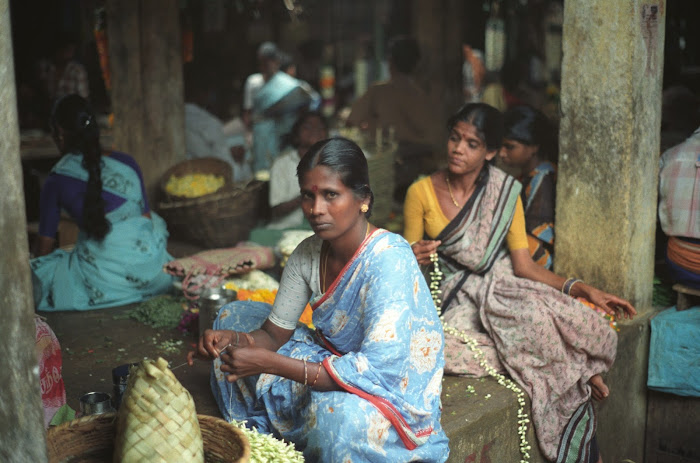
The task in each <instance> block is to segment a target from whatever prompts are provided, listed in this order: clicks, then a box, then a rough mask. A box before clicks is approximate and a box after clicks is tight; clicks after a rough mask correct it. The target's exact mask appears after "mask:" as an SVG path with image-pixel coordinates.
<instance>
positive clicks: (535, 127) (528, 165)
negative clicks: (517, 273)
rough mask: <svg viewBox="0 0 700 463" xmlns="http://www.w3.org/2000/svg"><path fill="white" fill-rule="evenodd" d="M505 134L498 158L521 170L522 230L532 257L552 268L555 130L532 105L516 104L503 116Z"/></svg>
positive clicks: (555, 155)
mask: <svg viewBox="0 0 700 463" xmlns="http://www.w3.org/2000/svg"><path fill="white" fill-rule="evenodd" d="M503 119H504V128H505V133H504V136H503V146H501V150H500V151H499V155H500V158H501V160H502V161H503V162H504V163H505V164H506V165H508V166H511V167H515V168H517V169H518V170H519V171H520V176H519V177H518V180H519V181H520V183H522V185H523V189H522V191H521V193H520V196H521V199H522V201H523V206H524V208H525V231H527V242H528V249H529V250H530V255H531V256H532V260H534V261H535V262H536V263H537V264H539V265H541V266H543V267H544V268H546V269H549V270H551V269H552V263H553V257H554V205H555V198H556V189H557V168H556V165H555V162H556V159H557V154H558V151H559V150H558V146H557V131H556V129H555V128H554V127H553V126H552V125H551V124H550V123H549V121H548V120H547V118H546V116H545V115H544V114H542V113H541V112H539V111H537V110H536V109H534V108H533V107H531V106H516V107H515V108H512V109H509V110H508V111H506V113H505V114H504V116H503Z"/></svg>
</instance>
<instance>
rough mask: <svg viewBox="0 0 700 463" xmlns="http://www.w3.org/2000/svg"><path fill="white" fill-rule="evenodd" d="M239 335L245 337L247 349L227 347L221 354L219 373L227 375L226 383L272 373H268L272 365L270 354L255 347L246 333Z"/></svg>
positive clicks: (252, 340)
mask: <svg viewBox="0 0 700 463" xmlns="http://www.w3.org/2000/svg"><path fill="white" fill-rule="evenodd" d="M241 334H243V335H244V336H245V337H246V343H247V347H229V348H228V349H226V350H225V351H224V352H223V353H222V354H221V371H223V372H224V373H229V374H228V375H227V376H226V381H228V382H229V383H233V382H235V381H237V380H239V379H241V378H245V377H246V376H252V375H258V374H260V373H272V371H268V370H269V369H270V368H269V367H270V366H271V364H272V363H274V362H271V361H270V358H269V355H270V354H271V352H270V351H269V350H267V349H263V348H261V347H255V340H254V339H253V337H252V336H250V335H249V334H248V333H241Z"/></svg>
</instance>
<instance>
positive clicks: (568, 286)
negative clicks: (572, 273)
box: [561, 278, 582, 296]
mask: <svg viewBox="0 0 700 463" xmlns="http://www.w3.org/2000/svg"><path fill="white" fill-rule="evenodd" d="M576 283H582V281H581V280H579V279H578V278H569V279H568V280H566V281H565V282H564V285H563V286H562V287H561V292H562V293H564V294H566V295H567V296H571V288H573V286H574V285H575V284H576Z"/></svg>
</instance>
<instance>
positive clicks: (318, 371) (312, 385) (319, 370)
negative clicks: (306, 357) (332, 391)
mask: <svg viewBox="0 0 700 463" xmlns="http://www.w3.org/2000/svg"><path fill="white" fill-rule="evenodd" d="M321 368H323V366H322V365H321V362H319V363H318V370H316V377H315V378H314V382H313V383H311V386H310V387H314V386H315V385H316V381H318V374H319V373H321Z"/></svg>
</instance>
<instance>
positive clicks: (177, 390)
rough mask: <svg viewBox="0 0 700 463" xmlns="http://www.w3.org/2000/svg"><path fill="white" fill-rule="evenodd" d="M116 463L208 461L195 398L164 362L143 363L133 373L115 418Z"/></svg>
mask: <svg viewBox="0 0 700 463" xmlns="http://www.w3.org/2000/svg"><path fill="white" fill-rule="evenodd" d="M114 461H119V462H121V463H136V462H144V461H147V462H150V463H160V462H162V463H177V462H183V463H184V462H188V463H190V462H192V463H203V462H204V446H203V441H202V433H201V430H200V428H199V422H198V420H197V412H196V410H195V407H194V401H193V400H192V396H191V395H190V393H189V392H188V391H187V390H186V389H185V388H184V387H182V384H180V382H179V381H178V380H177V378H175V375H173V372H172V371H170V369H169V368H168V362H167V361H166V360H164V359H162V358H158V360H156V361H153V360H144V361H142V362H141V364H140V365H139V366H137V367H134V368H133V369H132V370H131V371H130V373H129V383H128V385H127V388H126V390H125V391H124V396H123V398H122V403H121V406H120V407H119V412H118V413H117V437H116V441H115V446H114Z"/></svg>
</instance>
